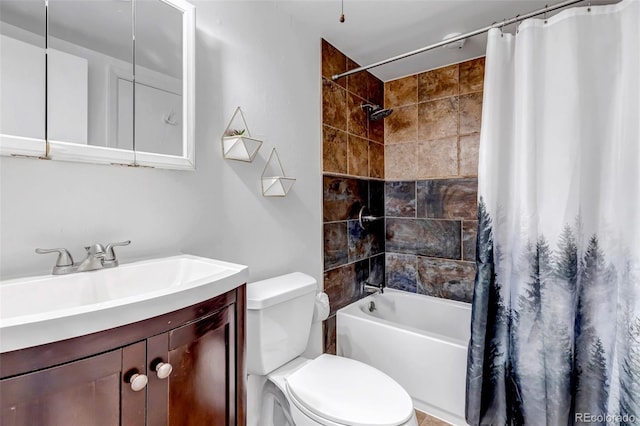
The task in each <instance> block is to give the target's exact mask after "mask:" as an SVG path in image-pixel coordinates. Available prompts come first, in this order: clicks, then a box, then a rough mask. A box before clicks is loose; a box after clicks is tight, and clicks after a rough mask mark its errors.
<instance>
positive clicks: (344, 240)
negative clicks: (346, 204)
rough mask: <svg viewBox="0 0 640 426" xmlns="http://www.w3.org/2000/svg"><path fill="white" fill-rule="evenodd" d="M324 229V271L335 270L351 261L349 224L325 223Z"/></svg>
mask: <svg viewBox="0 0 640 426" xmlns="http://www.w3.org/2000/svg"><path fill="white" fill-rule="evenodd" d="M323 228H324V269H325V270H327V269H331V268H335V267H336V266H341V265H344V264H346V263H347V262H348V261H349V241H348V237H347V222H346V221H345V222H331V223H325V224H324V225H323Z"/></svg>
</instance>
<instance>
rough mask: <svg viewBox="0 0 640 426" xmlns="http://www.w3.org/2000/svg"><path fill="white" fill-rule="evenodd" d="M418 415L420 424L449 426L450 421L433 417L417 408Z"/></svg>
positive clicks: (421, 425)
mask: <svg viewBox="0 0 640 426" xmlns="http://www.w3.org/2000/svg"><path fill="white" fill-rule="evenodd" d="M416 417H417V418H418V426H449V423H447V422H444V421H442V420H440V419H436V418H435V417H431V416H430V415H428V414H426V413H423V412H422V411H418V410H416Z"/></svg>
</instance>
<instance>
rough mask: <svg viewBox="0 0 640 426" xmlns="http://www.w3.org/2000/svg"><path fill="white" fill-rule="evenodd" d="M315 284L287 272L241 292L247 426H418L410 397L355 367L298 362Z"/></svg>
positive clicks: (331, 358) (338, 361) (346, 362)
mask: <svg viewBox="0 0 640 426" xmlns="http://www.w3.org/2000/svg"><path fill="white" fill-rule="evenodd" d="M315 294H316V281H315V280H314V279H313V278H312V277H310V276H308V275H305V274H302V273H293V274H288V275H283V276H280V277H276V278H272V279H269V280H264V281H259V282H254V283H250V284H248V285H247V369H248V372H249V380H248V388H249V389H248V406H249V411H248V413H247V420H248V425H249V426H255V425H259V426H286V425H291V426H294V425H295V426H318V425H323V426H346V425H348V426H417V425H418V422H417V419H416V416H415V411H414V409H413V403H412V401H411V397H410V396H409V394H408V393H407V392H406V391H405V390H404V389H403V388H402V387H401V386H400V385H399V384H398V383H397V382H395V381H394V380H393V379H392V378H391V377H389V376H387V375H386V374H384V373H382V372H381V371H379V370H377V369H375V368H373V367H371V366H369V365H366V364H364V363H362V362H359V361H355V360H352V359H348V358H342V357H338V356H335V355H329V354H322V355H320V356H319V357H317V358H315V359H308V358H304V357H302V356H301V354H302V353H303V352H304V349H305V347H306V343H307V339H308V336H309V332H310V328H311V318H312V316H313V309H314V301H315Z"/></svg>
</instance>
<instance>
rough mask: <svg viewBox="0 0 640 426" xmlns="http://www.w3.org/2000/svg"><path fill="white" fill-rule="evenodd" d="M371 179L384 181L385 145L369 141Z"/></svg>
mask: <svg viewBox="0 0 640 426" xmlns="http://www.w3.org/2000/svg"><path fill="white" fill-rule="evenodd" d="M369 177H372V178H378V179H384V145H382V144H380V143H376V142H373V141H369Z"/></svg>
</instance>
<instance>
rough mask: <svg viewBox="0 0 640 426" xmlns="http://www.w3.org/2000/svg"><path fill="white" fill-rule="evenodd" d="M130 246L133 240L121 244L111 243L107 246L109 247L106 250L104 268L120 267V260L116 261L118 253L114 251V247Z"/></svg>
mask: <svg viewBox="0 0 640 426" xmlns="http://www.w3.org/2000/svg"><path fill="white" fill-rule="evenodd" d="M129 244H131V240H127V241H122V242H119V243H109V244H107V247H106V248H105V250H104V251H105V253H106V256H105V258H104V262H103V263H104V267H105V268H113V267H115V266H118V259H116V252H115V251H113V248H114V247H122V246H128V245H129Z"/></svg>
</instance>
